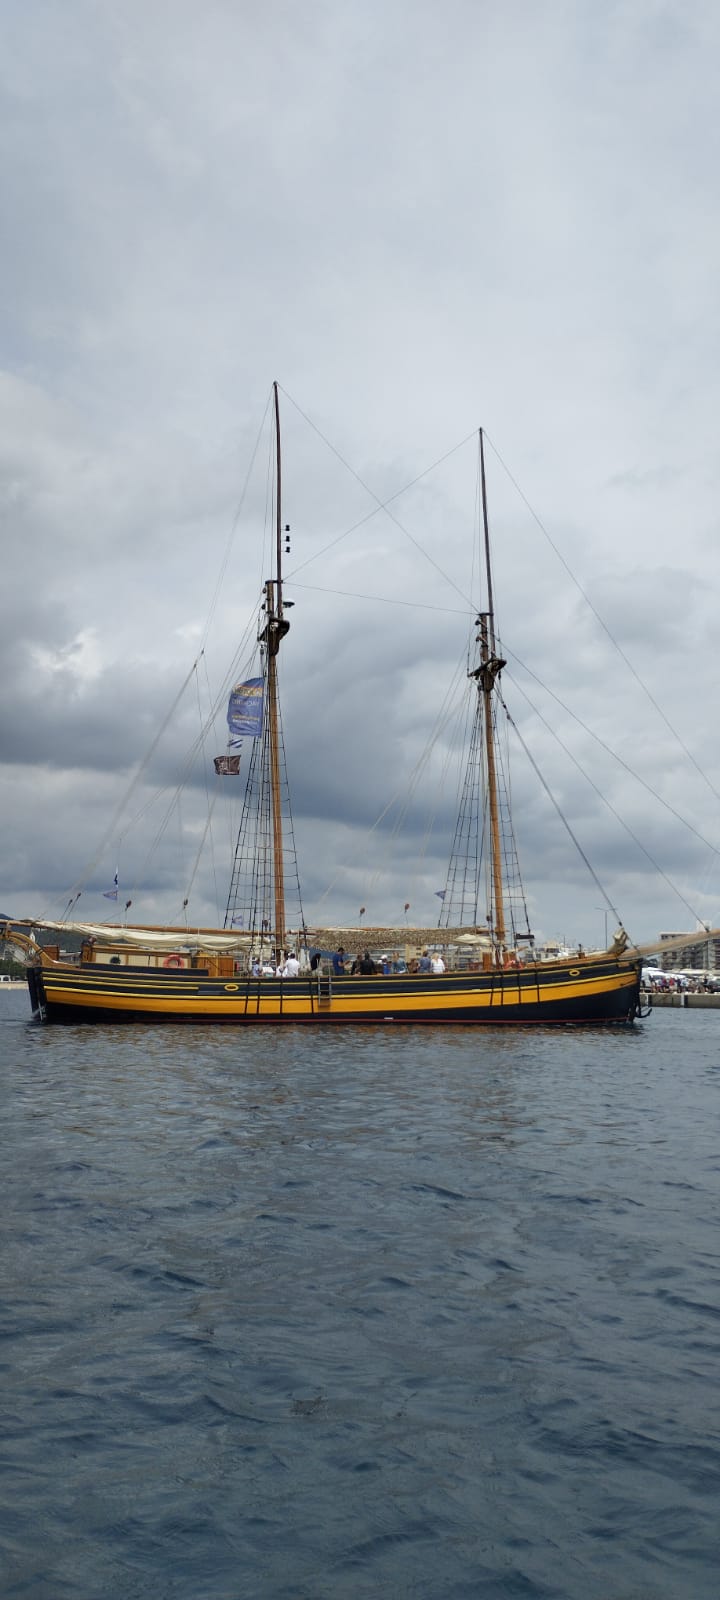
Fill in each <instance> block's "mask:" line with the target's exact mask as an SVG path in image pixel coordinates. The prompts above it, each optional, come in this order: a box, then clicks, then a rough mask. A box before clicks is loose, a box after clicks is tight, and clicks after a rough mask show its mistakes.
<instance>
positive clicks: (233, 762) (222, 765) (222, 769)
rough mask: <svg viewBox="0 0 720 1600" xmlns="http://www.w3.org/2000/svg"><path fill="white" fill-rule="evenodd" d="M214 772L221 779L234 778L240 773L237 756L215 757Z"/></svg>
mask: <svg viewBox="0 0 720 1600" xmlns="http://www.w3.org/2000/svg"><path fill="white" fill-rule="evenodd" d="M214 760H215V771H216V772H218V773H219V774H220V776H221V778H236V777H237V775H238V773H239V771H240V757H239V756H215V758H214Z"/></svg>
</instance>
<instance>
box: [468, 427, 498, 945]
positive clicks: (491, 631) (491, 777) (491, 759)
mask: <svg viewBox="0 0 720 1600" xmlns="http://www.w3.org/2000/svg"><path fill="white" fill-rule="evenodd" d="M480 486H481V493H482V512H483V538H484V545H485V574H486V579H487V594H488V609H487V611H482V612H481V613H480V616H479V617H478V624H479V627H480V632H479V633H478V635H477V642H478V643H479V645H480V665H479V667H476V668H475V671H474V672H473V673H472V674H471V676H472V677H473V678H476V679H477V684H478V693H479V694H481V695H482V704H483V727H484V730H485V760H486V764H487V789H488V810H489V814H490V859H491V876H492V886H493V905H492V918H493V922H494V926H492V927H491V930H490V931H491V933H492V935H493V938H494V941H495V944H496V946H497V947H498V948H500V947H502V946H503V945H504V944H505V912H504V908H503V875H502V852H501V847H500V814H499V806H498V784H497V765H496V760H495V738H494V729H493V706H492V694H493V689H494V688H495V680H496V679H497V678H498V677H499V674H500V673H501V672H502V669H503V667H504V666H505V665H506V663H505V662H504V661H503V660H501V658H500V657H499V656H498V655H496V653H495V615H494V609H493V585H492V566H491V562H490V529H489V525H488V512H487V494H486V490H485V449H484V444H483V431H482V428H481V429H480Z"/></svg>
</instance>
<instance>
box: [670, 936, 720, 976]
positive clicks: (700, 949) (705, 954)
mask: <svg viewBox="0 0 720 1600" xmlns="http://www.w3.org/2000/svg"><path fill="white" fill-rule="evenodd" d="M659 937H660V939H661V941H662V943H663V944H666V945H667V950H661V951H660V965H661V967H662V970H663V972H672V971H674V970H675V969H676V968H677V967H680V968H684V967H698V968H702V970H703V971H704V972H720V938H718V939H703V938H702V937H701V936H700V935H698V942H697V944H686V945H683V946H682V947H681V948H680V949H678V948H677V945H678V941H679V940H680V939H687V937H688V931H687V929H686V931H685V932H684V933H677V932H675V933H661V934H660V936H659Z"/></svg>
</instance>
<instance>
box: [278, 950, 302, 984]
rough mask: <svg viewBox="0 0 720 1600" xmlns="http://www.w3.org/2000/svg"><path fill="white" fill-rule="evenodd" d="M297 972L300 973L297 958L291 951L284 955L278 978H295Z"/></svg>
mask: <svg viewBox="0 0 720 1600" xmlns="http://www.w3.org/2000/svg"><path fill="white" fill-rule="evenodd" d="M299 972H300V962H299V961H298V958H297V956H296V955H295V951H294V950H291V951H290V952H289V953H288V955H286V957H285V965H284V967H283V968H282V971H281V973H280V976H281V977H282V978H297V976H298V974H299Z"/></svg>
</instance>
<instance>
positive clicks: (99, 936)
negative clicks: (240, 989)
mask: <svg viewBox="0 0 720 1600" xmlns="http://www.w3.org/2000/svg"><path fill="white" fill-rule="evenodd" d="M15 925H16V926H17V927H18V928H21V927H28V928H45V929H46V930H49V931H50V932H52V933H59V934H63V933H79V934H81V935H82V937H83V938H85V939H96V940H97V941H98V942H99V943H100V944H128V945H142V946H144V948H145V949H146V950H153V949H154V950H198V949H200V950H218V951H222V950H239V949H242V948H244V947H245V946H247V945H249V944H250V943H251V942H252V941H251V938H250V935H249V934H247V933H243V932H242V930H241V929H237V930H236V931H235V932H234V933H233V932H231V931H230V929H227V930H225V929H223V928H156V927H151V926H150V925H148V926H146V927H144V928H143V927H132V926H130V925H126V924H125V923H123V924H122V925H120V924H119V923H112V922H53V921H52V920H51V919H50V918H49V917H43V918H41V919H39V920H38V921H33V920H32V919H31V918H29V917H28V918H20V919H16V921H15ZM258 938H259V935H258Z"/></svg>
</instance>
